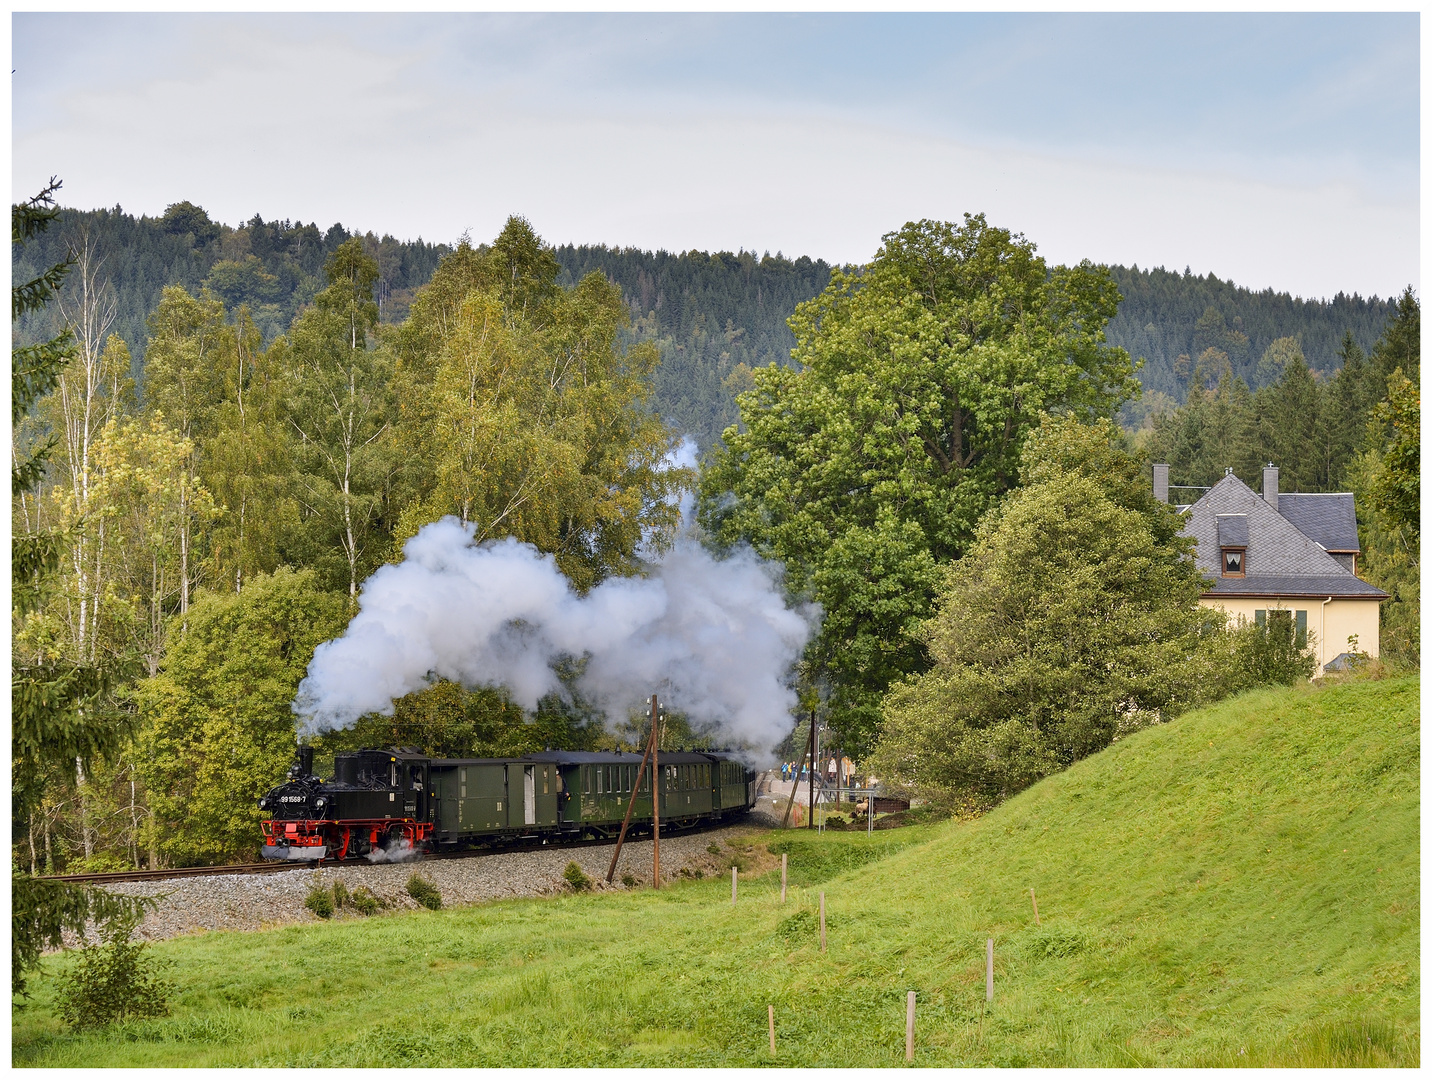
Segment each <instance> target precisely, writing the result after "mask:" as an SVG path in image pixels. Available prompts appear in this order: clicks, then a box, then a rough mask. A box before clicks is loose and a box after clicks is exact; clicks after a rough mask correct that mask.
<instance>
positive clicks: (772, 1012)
mask: <svg viewBox="0 0 1432 1080" xmlns="http://www.w3.org/2000/svg"><path fill="white" fill-rule="evenodd" d="M766 1019H767V1020H768V1021H769V1022H770V1025H771V1056H772V1057H775V1055H776V1007H775V1006H774V1005H767V1006H766Z"/></svg>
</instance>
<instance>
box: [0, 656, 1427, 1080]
mask: <svg viewBox="0 0 1432 1080" xmlns="http://www.w3.org/2000/svg"><path fill="white" fill-rule="evenodd" d="M1418 704H1419V690H1418V682H1417V679H1416V678H1415V677H1406V678H1399V679H1384V680H1377V681H1372V680H1369V681H1354V682H1347V683H1343V684H1339V685H1331V686H1325V687H1321V688H1319V687H1314V686H1303V687H1296V688H1293V689H1288V690H1269V691H1259V692H1254V693H1250V694H1245V695H1243V696H1241V697H1238V698H1235V699H1232V700H1229V701H1226V702H1223V703H1221V704H1220V705H1218V706H1215V707H1213V708H1210V709H1206V710H1203V711H1200V712H1197V713H1191V714H1189V715H1187V716H1184V717H1182V718H1180V719H1178V720H1176V721H1174V722H1172V723H1169V724H1166V725H1163V726H1160V727H1157V728H1153V729H1150V730H1147V731H1144V732H1141V733H1139V734H1137V735H1135V736H1132V737H1130V738H1127V739H1125V740H1123V741H1121V742H1119V743H1116V744H1115V745H1114V746H1113V747H1111V748H1110V749H1109V750H1107V751H1105V752H1104V753H1102V754H1099V755H1098V756H1096V757H1093V758H1090V759H1088V760H1086V761H1083V762H1081V763H1079V764H1078V765H1076V766H1074V767H1073V768H1071V769H1069V770H1068V771H1066V772H1064V773H1061V774H1059V775H1057V776H1054V777H1051V778H1049V779H1048V780H1045V781H1044V782H1042V783H1040V784H1038V785H1037V786H1035V787H1033V788H1031V789H1030V790H1028V791H1026V792H1024V793H1023V794H1021V795H1019V796H1017V797H1015V798H1013V799H1011V800H1009V801H1008V802H1007V803H1005V804H1003V805H1002V806H1000V807H999V808H998V809H996V810H995V811H993V812H992V813H990V814H988V815H986V816H985V817H983V818H980V819H978V820H976V821H970V822H946V823H941V824H937V825H928V826H916V827H910V828H905V829H896V830H890V831H886V832H879V833H876V834H875V836H874V837H867V836H866V835H865V834H864V833H863V832H852V833H838V832H827V833H826V834H824V835H813V834H811V833H809V832H804V831H791V832H784V833H783V832H780V831H772V832H768V833H756V834H753V836H752V837H751V838H750V842H754V843H755V844H760V845H764V846H766V847H768V848H769V850H770V851H771V852H773V853H777V854H778V853H782V852H784V853H786V854H787V855H788V856H789V861H790V880H791V889H790V894H789V897H788V899H787V901H786V903H784V904H782V903H781V900H780V880H779V871H775V872H764V873H762V874H761V876H753V877H747V878H743V879H742V881H741V883H740V896H739V900H738V903H737V904H736V905H735V906H734V907H733V906H732V904H731V899H730V880H729V877H727V878H717V879H714V880H713V879H710V878H708V879H705V880H699V881H697V880H683V881H680V882H678V883H674V884H673V885H671V886H670V887H668V888H663V889H662V890H660V891H652V890H649V889H648V890H640V891H633V892H612V893H606V894H600V893H598V894H572V895H567V896H562V897H559V898H555V899H539V900H522V901H508V902H500V903H492V904H484V905H480V906H475V907H469V908H460V909H454V910H443V911H438V912H421V913H408V914H399V915H380V916H376V917H373V918H370V919H364V920H345V921H341V922H334V923H321V924H315V925H302V926H291V927H287V928H283V929H278V930H272V931H265V932H260V933H213V934H206V935H196V936H192V937H186V938H180V939H175V940H172V941H168V942H164V943H161V944H158V945H156V946H155V947H154V949H153V950H152V951H153V953H154V954H157V955H158V956H160V957H162V958H163V959H164V960H165V961H168V962H169V963H170V967H169V969H168V977H169V978H170V979H171V980H172V981H173V982H174V983H175V984H176V986H177V990H176V993H175V995H174V997H173V999H172V1012H171V1015H170V1016H169V1017H167V1018H164V1019H158V1020H146V1021H130V1022H124V1023H120V1024H117V1025H114V1026H112V1027H110V1028H108V1029H103V1030H100V1031H97V1032H71V1031H69V1030H67V1029H66V1028H65V1027H64V1025H63V1024H62V1023H61V1022H60V1020H59V1019H58V1015H57V1012H56V1010H55V1003H54V994H55V978H54V976H55V975H56V973H58V972H59V971H61V970H62V969H63V968H64V967H65V965H66V964H67V963H69V962H70V961H69V959H68V958H67V957H64V956H58V957H53V958H50V959H49V960H47V961H46V964H45V971H44V973H43V974H42V975H41V976H40V977H39V978H37V979H36V980H35V981H34V984H33V996H32V998H31V999H30V1001H29V1002H28V1003H27V1004H26V1005H25V1006H24V1007H23V1008H19V1009H17V1010H15V1012H14V1016H13V1034H12V1040H13V1041H12V1047H13V1049H12V1052H13V1061H14V1064H15V1065H18V1066H48V1067H66V1066H68V1067H82V1066H95V1065H114V1066H129V1067H145V1066H183V1065H193V1066H235V1065H267V1066H281V1065H300V1066H409V1065H423V1066H436V1067H445V1066H556V1065H565V1066H586V1065H601V1066H618V1065H621V1066H630V1065H661V1066H679V1065H689V1066H717V1065H720V1066H759V1065H766V1064H772V1065H778V1066H787V1067H790V1066H837V1067H839V1066H856V1065H859V1066H898V1065H903V1064H904V1063H905V1008H906V994H907V992H908V991H910V990H913V991H915V993H916V995H917V1016H916V1029H917V1030H916V1043H915V1047H916V1048H915V1059H914V1064H915V1065H916V1066H949V1065H1008V1066H1020V1065H1028V1066H1134V1065H1404V1066H1415V1065H1417V1064H1419V1063H1420V1057H1421V1050H1420V1026H1419V1020H1418V1016H1419V1011H1418V1006H1419V990H1420V985H1419V977H1418V973H1419V957H1420V947H1419V938H1418V926H1419V903H1420V898H1419V891H1418V881H1419V852H1418V847H1419V835H1418V812H1419V792H1418V756H1419V751H1418V747H1419V715H1418ZM737 843H738V844H742V843H746V842H745V841H738V842H737ZM732 858H733V859H734V860H736V861H737V862H740V863H745V864H748V865H751V866H753V867H754V866H755V865H756V863H757V860H755V859H753V858H751V855H750V853H749V852H743V851H741V850H739V849H738V848H733V849H732ZM760 862H762V863H763V864H764V863H765V862H767V860H764V859H762V860H760ZM753 873H754V871H753ZM1031 889H1034V890H1035V893H1036V896H1037V899H1038V905H1039V916H1040V921H1039V924H1038V925H1036V922H1035V918H1034V911H1033V907H1032V905H1031V899H1030V890H1031ZM821 892H824V894H825V897H826V906H827V927H826V929H827V940H828V949H827V951H826V952H824V953H822V952H821V951H820V947H819V940H818V936H819V927H818V918H817V914H816V912H817V904H818V896H819V893H821ZM988 938H993V939H994V956H995V995H994V1001H993V1002H992V1003H989V1004H986V1002H985V942H986V939H988ZM768 1005H774V1006H775V1011H776V1028H777V1049H776V1054H775V1055H774V1056H772V1055H771V1053H770V1049H769V1045H768V1037H767V1006H768Z"/></svg>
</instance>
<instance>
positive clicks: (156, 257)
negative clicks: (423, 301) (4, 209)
mask: <svg viewBox="0 0 1432 1080" xmlns="http://www.w3.org/2000/svg"><path fill="white" fill-rule="evenodd" d="M354 235H359V234H355V233H350V232H349V231H348V230H347V229H345V228H344V227H343V226H342V225H336V224H335V225H331V226H329V227H328V228H327V229H320V228H319V227H318V225H317V224H314V223H309V224H307V225H305V224H304V223H303V222H301V221H287V220H284V221H267V222H266V221H264V219H263V218H262V217H260V216H259V215H258V214H255V215H254V216H253V217H252V218H250V219H249V220H248V221H246V222H244V223H243V224H241V225H239V226H238V227H237V228H233V227H230V226H228V225H223V224H220V223H219V222H215V221H211V220H210V219H209V215H208V214H207V213H205V211H204V210H203V209H202V208H201V207H197V206H194V205H193V204H192V203H187V202H181V203H175V204H174V205H172V206H170V207H169V208H168V210H166V211H165V213H164V216H163V217H143V216H141V217H135V216H134V215H133V214H127V213H125V212H124V211H123V209H121V208H120V207H118V206H116V207H115V208H114V209H112V210H70V209H65V210H63V211H61V214H60V218H59V222H58V223H57V225H56V227H55V228H53V229H50V230H49V231H47V232H44V233H42V234H40V235H39V236H38V237H36V238H35V239H34V240H33V241H32V242H31V243H28V244H25V245H24V246H21V247H16V248H14V249H13V259H12V267H13V270H12V272H13V274H14V277H15V280H16V281H28V280H29V279H30V278H33V277H35V276H36V275H37V274H38V273H40V272H41V270H42V269H43V268H44V267H47V266H52V265H54V264H55V263H57V262H59V261H60V260H61V259H63V258H64V256H65V252H66V251H68V250H71V249H73V250H75V251H77V252H83V251H85V250H86V248H88V250H89V252H90V255H91V258H90V264H91V267H92V276H93V282H92V286H93V292H94V293H95V294H96V299H97V300H98V301H99V303H100V310H102V311H103V310H106V309H111V310H112V320H113V321H112V322H111V323H110V325H109V326H108V332H111V333H115V334H118V335H119V336H120V337H122V338H123V339H124V341H125V343H126V344H127V345H128V346H129V351H130V355H131V356H132V357H133V360H134V370H133V372H132V374H133V375H134V376H135V377H138V376H139V374H140V372H141V370H142V365H143V357H144V353H145V350H146V349H147V348H148V345H149V325H148V320H149V316H150V315H151V313H153V312H154V310H155V309H156V308H157V307H158V306H159V299H160V293H161V292H162V291H163V289H164V286H166V285H180V286H183V288H184V289H185V290H186V291H188V292H189V293H191V294H194V295H197V294H198V292H199V290H200V289H203V288H208V289H211V290H213V292H214V294H215V296H216V297H217V298H218V299H220V300H222V301H223V302H224V304H225V306H226V307H227V308H228V309H229V310H230V311H234V310H236V309H237V308H238V307H239V306H240V305H242V304H247V305H248V308H249V312H250V314H251V315H252V317H253V320H254V323H255V325H256V326H257V327H258V329H259V331H260V332H261V333H262V334H263V338H264V344H266V345H267V344H269V343H270V342H272V341H273V340H274V339H275V338H277V337H278V336H279V335H280V334H283V333H285V332H286V331H287V330H288V328H289V325H290V324H291V323H292V322H293V319H294V316H295V315H297V314H298V312H299V310H300V309H301V308H302V307H304V306H305V305H308V304H311V303H313V299H314V297H315V296H316V295H317V294H318V293H319V291H320V290H322V289H323V287H324V286H325V285H326V284H327V282H326V281H325V280H324V276H323V267H324V264H325V263H326V261H327V260H328V257H329V256H330V255H332V254H333V252H335V251H336V250H338V248H339V246H340V245H341V244H343V243H344V242H345V241H347V240H348V239H349V238H350V237H352V236H354ZM361 238H362V240H363V250H364V252H365V253H366V254H367V255H369V256H370V257H371V258H373V259H374V260H375V261H376V262H377V264H378V275H379V276H378V284H377V285H376V287H375V296H376V298H377V301H378V307H379V314H380V316H381V318H382V319H383V321H385V322H397V321H400V320H402V319H403V318H404V317H405V316H406V315H407V313H408V306H409V304H411V302H412V299H413V293H414V292H415V291H416V290H417V289H418V288H419V287H420V286H422V285H426V284H427V282H428V279H429V278H431V277H432V276H433V271H434V270H436V269H437V265H438V260H439V259H440V258H441V257H442V255H443V254H445V253H446V252H448V251H450V250H451V248H450V247H448V246H447V245H445V244H428V243H425V242H424V241H423V240H422V239H421V238H419V239H418V240H415V241H399V240H395V239H394V238H393V237H391V236H383V237H381V238H380V237H378V236H375V235H374V234H373V233H371V232H370V233H367V234H366V235H362V237H361ZM81 269H82V268H81ZM81 284H82V283H81V282H78V281H76V282H75V284H74V285H72V286H71V288H72V289H73V288H74V287H75V285H81ZM76 291H78V290H76ZM77 302H78V301H77V300H70V301H69V306H68V310H69V311H71V312H72V311H74V310H75V305H76V303H77ZM65 322H66V314H65V309H64V308H62V307H61V305H51V306H50V307H48V308H45V309H44V310H43V311H40V312H36V313H34V314H31V315H28V316H26V317H25V318H23V319H22V320H21V321H20V326H19V329H20V334H21V336H22V337H23V338H25V339H27V340H39V339H43V338H48V337H50V336H51V335H53V334H55V333H57V332H58V329H59V327H60V326H62V325H63V324H64V323H65Z"/></svg>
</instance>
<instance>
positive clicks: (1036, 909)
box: [1029, 889, 1039, 926]
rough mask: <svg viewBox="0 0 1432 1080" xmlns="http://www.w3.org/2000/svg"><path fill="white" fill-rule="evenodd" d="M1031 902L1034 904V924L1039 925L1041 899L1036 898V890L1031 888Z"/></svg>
mask: <svg viewBox="0 0 1432 1080" xmlns="http://www.w3.org/2000/svg"><path fill="white" fill-rule="evenodd" d="M1029 902H1030V903H1031V904H1033V905H1034V925H1035V926H1038V925H1039V901H1038V900H1037V899H1036V898H1035V895H1034V890H1033V889H1030V890H1029Z"/></svg>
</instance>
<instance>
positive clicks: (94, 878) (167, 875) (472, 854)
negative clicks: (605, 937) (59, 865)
mask: <svg viewBox="0 0 1432 1080" xmlns="http://www.w3.org/2000/svg"><path fill="white" fill-rule="evenodd" d="M744 817H745V815H744V814H742V815H738V816H736V817H735V818H734V819H733V820H731V821H713V822H710V823H708V824H707V825H706V826H705V828H710V829H719V828H726V827H728V826H731V825H739V824H741V822H742V820H743V819H744ZM675 828H676V829H677V831H679V832H702V831H705V830H704V829H703V828H702V826H701V825H699V824H698V825H691V826H686V827H682V826H680V825H677V826H675ZM647 838H648V839H649V838H650V834H649V833H648V837H647ZM551 839H552V838H551V837H548V838H546V839H543V838H542V837H531V838H522V839H517V840H513V841H510V842H508V843H505V844H497V845H493V846H490V847H481V848H468V849H465V850H462V851H433V852H424V853H423V854H422V855H421V856H419V857H418V858H416V859H408V860H403V862H406V863H411V864H417V863H423V862H436V861H439V860H443V859H474V858H482V857H484V856H487V855H503V854H506V853H508V852H516V851H540V850H541V849H542V848H544V847H546V848H552V849H553V850H561V849H564V848H578V847H595V846H598V845H601V844H615V843H616V842H617V838H616V837H615V836H598V837H581V838H575V837H574V838H572V839H559V842H557V843H555V844H554V843H551V842H550V841H551ZM391 865H394V864H393V863H385V862H369V861H368V860H367V859H366V858H364V857H362V856H359V857H357V858H353V859H344V860H342V861H337V860H331V859H317V860H314V861H313V862H288V861H270V862H261V863H238V864H234V865H232V866H179V867H173V868H171V869H159V870H113V871H110V872H108V873H102V874H41V875H39V880H41V881H65V882H69V883H71V884H74V885H99V884H102V883H105V882H109V883H119V882H124V881H166V880H169V879H171V878H188V877H221V876H225V875H230V876H232V875H237V874H279V873H283V872H284V871H286V870H314V869H317V868H319V867H325V868H328V869H334V868H337V867H343V866H352V867H360V868H361V867H365V866H391Z"/></svg>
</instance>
